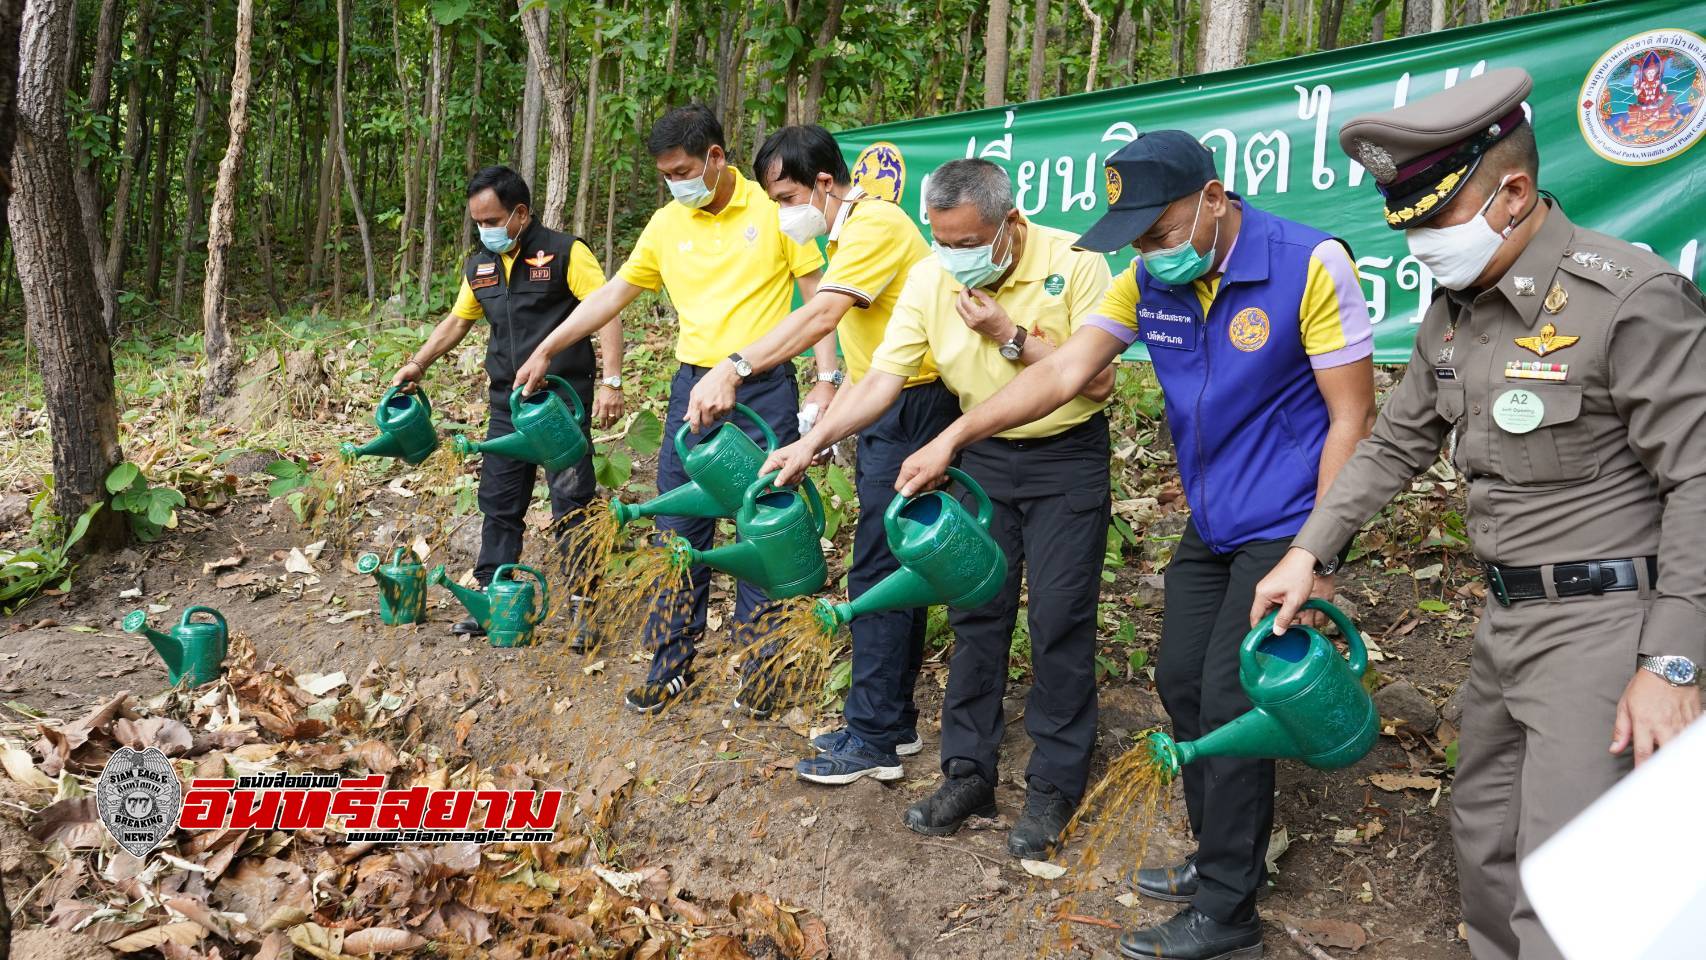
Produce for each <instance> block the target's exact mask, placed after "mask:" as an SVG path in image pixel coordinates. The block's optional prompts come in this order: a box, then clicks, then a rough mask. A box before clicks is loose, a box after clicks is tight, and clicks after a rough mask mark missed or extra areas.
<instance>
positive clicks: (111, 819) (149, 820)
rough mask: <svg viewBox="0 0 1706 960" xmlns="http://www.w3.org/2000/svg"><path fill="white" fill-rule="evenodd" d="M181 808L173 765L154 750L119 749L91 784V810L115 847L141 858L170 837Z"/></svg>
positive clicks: (179, 792) (181, 799)
mask: <svg viewBox="0 0 1706 960" xmlns="http://www.w3.org/2000/svg"><path fill="white" fill-rule="evenodd" d="M183 806H184V792H183V788H182V787H180V786H179V785H178V774H177V771H176V770H173V769H172V762H171V761H170V760H167V759H166V755H165V754H164V753H161V752H160V748H159V747H149V748H148V749H147V750H132V749H131V748H129V747H120V748H119V750H118V752H116V753H114V754H113V755H112V756H111V757H110V758H108V759H107V765H106V767H105V768H103V769H102V770H101V779H100V781H99V782H98V783H97V784H96V785H95V807H96V809H97V810H98V811H99V812H100V815H101V822H102V823H104V824H106V826H107V832H108V833H110V834H112V835H113V839H114V840H117V841H118V845H119V846H121V847H123V848H124V849H126V850H128V851H130V853H131V854H133V855H135V856H138V857H141V856H146V855H147V853H148V851H150V850H153V849H154V848H155V847H158V846H159V845H160V844H161V842H162V841H164V840H165V839H166V838H167V837H168V836H171V834H172V830H173V829H174V828H176V827H177V825H178V813H179V811H181V810H182V809H183Z"/></svg>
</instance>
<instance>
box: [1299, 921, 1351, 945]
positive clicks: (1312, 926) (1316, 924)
mask: <svg viewBox="0 0 1706 960" xmlns="http://www.w3.org/2000/svg"><path fill="white" fill-rule="evenodd" d="M1297 929H1298V930H1300V931H1302V933H1303V935H1304V936H1306V937H1308V938H1309V939H1310V940H1311V941H1313V942H1314V943H1315V944H1316V945H1318V946H1322V947H1339V948H1341V949H1345V950H1361V949H1362V948H1363V947H1364V946H1366V945H1367V944H1368V931H1366V930H1364V929H1363V928H1362V927H1359V926H1357V925H1356V924H1354V923H1351V922H1350V921H1349V920H1300V921H1298V922H1297Z"/></svg>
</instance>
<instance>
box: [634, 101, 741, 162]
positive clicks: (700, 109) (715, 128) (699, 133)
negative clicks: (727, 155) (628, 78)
mask: <svg viewBox="0 0 1706 960" xmlns="http://www.w3.org/2000/svg"><path fill="white" fill-rule="evenodd" d="M714 146H715V147H723V149H724V151H725V152H726V151H727V150H728V148H727V147H724V146H723V125H722V123H721V122H720V121H719V120H718V119H717V115H716V114H715V113H712V112H711V108H710V107H707V106H705V105H704V104H702V103H690V104H688V105H687V106H685V107H676V108H675V109H674V110H671V111H670V112H668V113H666V114H664V115H663V116H661V117H659V118H658V121H657V122H656V123H654V124H652V135H651V136H649V137H647V138H646V152H647V153H650V154H651V155H652V156H654V157H661V156H663V155H664V154H666V153H668V152H670V151H671V150H674V149H675V148H677V147H680V148H681V149H682V150H683V151H685V152H686V153H688V154H691V155H692V156H695V157H702V156H704V155H705V154H707V153H709V152H711V148H712V147H714Z"/></svg>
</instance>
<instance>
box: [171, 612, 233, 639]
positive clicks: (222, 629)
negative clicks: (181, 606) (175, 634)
mask: <svg viewBox="0 0 1706 960" xmlns="http://www.w3.org/2000/svg"><path fill="white" fill-rule="evenodd" d="M198 613H211V614H213V619H215V620H218V621H219V632H220V633H230V632H231V628H230V627H227V626H226V625H225V615H224V614H222V613H220V612H219V611H218V610H215V609H213V608H212V607H190V608H189V609H188V610H185V611H184V615H183V616H182V617H181V618H179V620H178V626H180V627H181V626H184V625H185V624H188V623H189V622H190V618H191V617H193V616H195V615H196V614H198Z"/></svg>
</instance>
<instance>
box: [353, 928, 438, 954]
mask: <svg viewBox="0 0 1706 960" xmlns="http://www.w3.org/2000/svg"><path fill="white" fill-rule="evenodd" d="M425 943H426V938H425V937H423V936H421V935H419V934H415V933H410V932H409V931H407V930H399V929H397V928H396V927H368V928H367V929H366V930H357V931H355V932H354V933H349V934H345V935H344V952H345V953H353V954H356V955H358V956H365V955H367V954H372V953H390V952H392V951H394V950H413V949H415V948H417V947H420V946H422V945H423V944H425Z"/></svg>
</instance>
